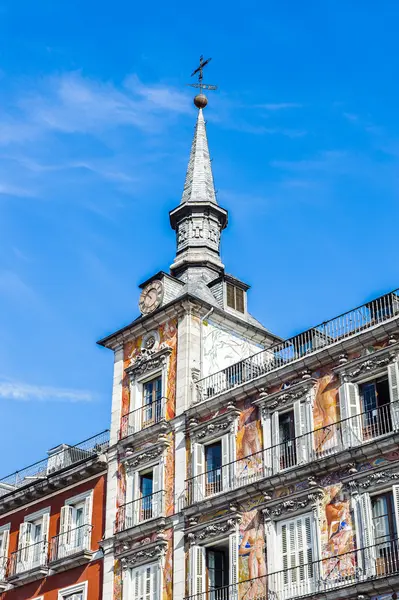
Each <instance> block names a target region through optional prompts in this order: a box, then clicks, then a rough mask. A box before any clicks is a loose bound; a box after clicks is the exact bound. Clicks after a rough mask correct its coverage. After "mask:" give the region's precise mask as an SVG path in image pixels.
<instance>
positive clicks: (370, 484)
mask: <svg viewBox="0 0 399 600" xmlns="http://www.w3.org/2000/svg"><path fill="white" fill-rule="evenodd" d="M398 480H399V472H398V471H379V472H378V473H370V474H369V475H366V476H365V477H363V478H359V479H352V480H351V481H348V482H347V484H346V485H347V486H348V488H349V490H350V491H351V492H352V493H353V494H355V493H357V492H360V491H361V490H367V489H368V488H374V487H378V486H379V485H385V484H386V483H395V482H397V481H398Z"/></svg>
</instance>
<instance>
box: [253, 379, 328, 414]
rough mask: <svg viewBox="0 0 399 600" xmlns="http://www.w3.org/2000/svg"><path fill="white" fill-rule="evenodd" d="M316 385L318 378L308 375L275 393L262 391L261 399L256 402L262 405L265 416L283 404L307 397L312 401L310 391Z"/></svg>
mask: <svg viewBox="0 0 399 600" xmlns="http://www.w3.org/2000/svg"><path fill="white" fill-rule="evenodd" d="M315 386H316V380H315V379H312V378H311V377H306V378H305V379H303V380H301V381H300V382H299V383H295V384H294V385H291V386H289V387H286V388H284V389H283V390H280V391H278V392H274V393H273V394H267V393H266V392H265V391H262V392H261V394H260V396H259V399H258V400H256V402H255V404H258V405H260V406H261V409H262V416H263V417H264V418H265V417H266V416H267V415H268V413H269V412H270V410H275V409H276V408H278V407H279V406H281V405H290V404H293V403H294V402H296V401H297V400H302V399H305V400H307V401H309V402H310V401H311V394H309V392H310V391H311V390H312V389H313V388H314V387H315Z"/></svg>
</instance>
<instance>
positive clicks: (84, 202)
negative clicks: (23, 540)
mask: <svg viewBox="0 0 399 600" xmlns="http://www.w3.org/2000/svg"><path fill="white" fill-rule="evenodd" d="M383 4H384V5H383V7H381V5H377V4H376V3H375V2H372V1H371V0H362V1H356V2H350V3H348V2H347V1H346V0H323V1H320V0H304V1H303V2H297V1H296V0H290V1H289V0H281V1H280V2H271V1H267V2H264V1H263V2H253V1H251V0H249V1H247V2H246V3H245V4H243V3H241V2H240V3H238V2H236V3H233V4H232V3H231V2H229V3H227V2H218V3H215V2H209V1H207V0H204V1H203V2H201V3H200V4H198V3H187V2H181V1H177V2H176V1H175V2H174V3H172V4H171V3H169V4H168V3H165V2H159V1H158V0H155V2H152V3H137V2H131V1H129V2H128V1H127V0H118V1H117V2H114V3H109V2H104V1H101V0H100V2H99V1H98V0H96V2H94V1H92V0H79V1H78V0H70V1H69V2H57V1H54V0H38V1H37V2H34V3H32V2H31V0H9V1H4V0H3V1H0V17H1V18H0V332H1V335H0V415H1V424H2V428H1V430H2V431H1V436H0V457H1V458H0V473H1V474H4V475H5V474H7V473H9V472H11V471H13V470H14V469H16V468H20V467H23V466H25V465H27V464H29V463H30V462H33V461H34V460H36V459H40V458H42V457H43V456H44V455H45V452H46V450H47V449H48V448H50V447H51V446H54V445H56V444H58V443H61V442H69V443H75V442H78V441H80V440H83V439H85V438H86V437H89V436H91V435H93V434H95V433H97V432H99V431H101V430H102V429H105V428H106V427H108V425H109V415H110V399H111V381H112V354H111V352H109V351H106V350H104V349H101V348H98V347H97V346H96V344H95V342H96V340H97V339H100V338H101V337H103V336H105V335H106V334H108V333H110V332H111V331H113V330H115V329H118V328H119V327H121V326H123V325H125V324H126V323H128V322H130V321H131V320H132V319H133V318H135V317H136V316H137V313H138V309H137V300H138V295H139V290H138V288H137V284H138V283H140V282H141V281H144V280H145V279H146V278H147V277H148V276H150V275H151V274H153V273H154V272H157V271H158V270H160V269H164V270H167V269H168V266H169V265H170V264H171V262H172V259H173V256H174V243H175V241H174V234H173V232H172V231H171V230H170V228H169V223H168V211H169V210H170V209H171V208H173V207H175V206H176V204H177V203H178V202H179V200H180V196H181V192H182V186H183V182H184V176H185V169H186V164H187V159H188V153H189V148H190V144H191V138H192V133H193V127H194V123H195V118H196V114H195V109H194V108H193V106H192V90H191V89H190V88H187V87H186V86H185V84H186V83H187V82H188V81H189V80H190V78H189V75H190V73H191V71H192V70H193V68H194V67H195V66H196V64H197V60H198V57H199V55H200V54H201V53H203V54H204V55H205V56H206V57H208V56H212V57H213V61H212V63H211V65H210V66H209V68H208V72H207V74H206V79H207V81H208V82H210V83H216V84H218V85H219V90H218V91H217V92H216V93H213V94H212V96H210V104H209V107H208V108H207V109H206V118H207V120H208V137H209V143H210V150H211V154H212V157H213V169H214V177H215V182H216V188H217V190H218V199H219V202H220V204H221V205H222V206H223V207H225V208H227V209H228V210H229V212H230V224H229V227H228V230H226V232H225V233H224V235H223V259H224V262H225V264H226V267H227V270H228V272H230V273H232V274H234V275H236V276H238V277H241V278H242V279H244V281H247V282H248V283H249V284H250V285H251V286H252V289H251V291H250V296H249V302H250V310H251V312H252V313H253V314H254V315H255V316H257V317H258V318H259V319H260V320H261V321H262V322H263V323H264V324H265V325H266V326H267V327H268V328H270V329H271V330H273V331H274V332H276V333H278V334H280V335H282V336H289V335H292V334H294V333H296V332H298V331H300V330H302V329H306V328H307V327H309V326H311V325H313V324H316V323H318V322H320V321H323V320H325V319H328V318H330V317H333V316H334V315H336V314H339V313H341V312H342V311H344V310H347V309H350V308H351V307H353V306H356V305H358V304H361V303H363V302H364V301H366V300H368V299H369V298H371V297H373V296H376V295H379V294H380V293H383V292H385V291H388V290H390V289H393V288H395V287H397V286H399V265H398V255H397V240H398V235H397V229H398V225H397V223H398V219H399V202H398V200H399V198H398V189H399V186H398V184H399V169H398V167H399V116H398V114H399V113H398V106H399V88H398V83H397V81H398V56H399V54H398V51H397V29H398V22H399V4H398V3H396V2H385V3H383ZM238 249H239V251H238Z"/></svg>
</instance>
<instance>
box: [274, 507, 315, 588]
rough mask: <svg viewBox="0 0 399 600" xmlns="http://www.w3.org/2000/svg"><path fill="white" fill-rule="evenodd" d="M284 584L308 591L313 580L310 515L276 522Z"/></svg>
mask: <svg viewBox="0 0 399 600" xmlns="http://www.w3.org/2000/svg"><path fill="white" fill-rule="evenodd" d="M278 535H279V540H280V552H281V560H282V569H283V572H284V573H283V582H284V586H285V587H288V588H289V589H290V590H292V591H293V592H294V591H295V589H296V588H300V590H301V593H305V592H306V591H310V590H311V588H312V581H313V561H314V551H313V536H312V517H311V515H303V516H301V517H297V518H295V519H290V520H287V521H282V522H281V523H279V524H278Z"/></svg>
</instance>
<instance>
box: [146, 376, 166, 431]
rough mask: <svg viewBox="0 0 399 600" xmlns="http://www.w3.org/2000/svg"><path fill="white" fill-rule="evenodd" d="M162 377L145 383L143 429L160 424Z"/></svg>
mask: <svg viewBox="0 0 399 600" xmlns="http://www.w3.org/2000/svg"><path fill="white" fill-rule="evenodd" d="M161 402H162V377H156V378H155V379H151V381H147V382H145V383H143V411H142V419H141V427H142V428H143V429H144V428H146V427H149V426H150V425H153V424H154V423H158V421H159V420H160V418H161Z"/></svg>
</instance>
